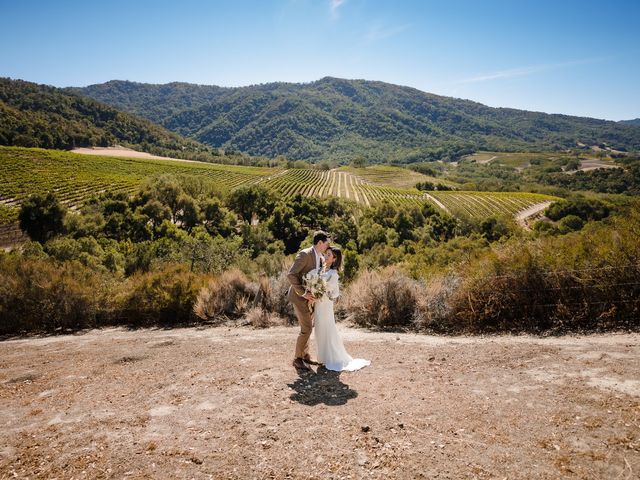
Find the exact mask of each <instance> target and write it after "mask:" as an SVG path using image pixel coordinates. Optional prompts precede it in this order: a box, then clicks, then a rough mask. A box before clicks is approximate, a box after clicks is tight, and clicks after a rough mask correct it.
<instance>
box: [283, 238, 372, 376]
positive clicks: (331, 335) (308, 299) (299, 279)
mask: <svg viewBox="0 0 640 480" xmlns="http://www.w3.org/2000/svg"><path fill="white" fill-rule="evenodd" d="M341 265H342V251H341V250H340V249H339V248H337V247H332V246H331V238H330V237H329V234H327V233H326V232H323V231H317V232H315V233H314V235H313V246H312V247H309V248H305V249H304V250H300V252H298V254H297V255H296V259H295V261H294V262H293V265H292V266H291V269H290V270H289V273H288V275H287V278H288V279H289V283H290V284H291V286H290V287H289V291H288V293H287V298H288V299H289V301H290V302H291V304H292V305H293V310H294V312H295V315H296V318H297V319H298V324H299V325H300V333H299V334H298V339H297V341H296V353H295V359H294V361H293V366H294V367H296V369H298V370H311V367H310V366H309V365H310V364H315V365H324V367H325V368H326V369H327V370H333V371H338V372H339V371H343V370H347V371H354V370H359V369H361V368H363V367H366V366H367V365H369V364H370V363H371V362H370V361H368V360H364V359H361V358H356V359H354V358H352V357H351V356H350V355H349V354H348V353H347V351H346V349H345V348H344V345H343V343H342V338H341V337H340V334H339V333H338V329H337V327H336V321H335V315H334V309H333V302H334V301H335V300H336V299H337V298H338V296H339V295H340V286H339V275H338V272H339V270H340V267H341ZM314 270H315V272H316V273H317V274H318V275H319V276H320V278H322V279H323V280H324V282H325V283H326V286H327V288H326V293H324V294H323V295H322V297H321V298H319V299H317V298H314V296H313V293H312V292H310V291H309V290H308V289H307V288H306V287H305V284H304V278H305V275H307V274H308V273H310V272H313V271H314ZM310 307H311V308H310ZM314 327H315V340H316V349H317V354H318V359H317V361H314V360H312V359H311V356H310V354H309V338H310V337H311V332H312V330H313V329H314Z"/></svg>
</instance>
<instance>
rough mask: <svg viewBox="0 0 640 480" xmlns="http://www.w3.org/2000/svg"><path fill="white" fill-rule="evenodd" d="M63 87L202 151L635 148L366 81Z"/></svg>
mask: <svg viewBox="0 0 640 480" xmlns="http://www.w3.org/2000/svg"><path fill="white" fill-rule="evenodd" d="M71 90H73V91H75V92H77V93H82V94H85V95H88V96H90V97H93V98H95V99H97V100H99V101H102V102H105V103H107V104H110V105H112V106H114V107H116V108H119V109H123V110H126V111H128V112H131V113H134V114H137V115H140V116H142V117H145V118H147V119H149V120H152V121H154V122H157V123H159V124H161V125H163V126H165V127H166V128H168V129H170V130H172V131H174V132H177V133H180V134H182V135H185V136H187V137H189V138H193V139H195V140H198V141H200V142H203V143H205V144H208V145H210V146H214V147H223V148H226V149H236V150H240V151H243V152H246V153H249V154H252V155H265V156H269V157H274V156H277V155H285V156H287V157H289V158H291V159H311V160H322V159H331V160H337V161H341V162H345V161H350V160H353V159H355V158H358V157H365V158H366V159H368V160H369V161H375V162H379V161H400V162H412V161H420V160H434V159H445V160H446V159H453V158H457V157H459V156H460V155H463V154H465V153H469V152H470V151H472V150H492V151H504V150H529V151H534V150H538V151H539V150H558V149H566V148H571V147H575V146H576V144H577V142H580V143H582V144H585V145H602V144H606V145H608V146H611V147H612V148H615V149H619V150H639V149H640V129H639V128H637V127H636V126H633V125H625V124H622V123H619V122H611V121H605V120H596V119H592V118H582V117H572V116H568V115H550V114H546V113H537V112H528V111H524V110H515V109H508V108H491V107H487V106H485V105H482V104H479V103H476V102H472V101H469V100H461V99H455V98H449V97H442V96H438V95H433V94H429V93H425V92H422V91H419V90H416V89H414V88H409V87H402V86H397V85H392V84H388V83H383V82H376V81H365V80H343V79H338V78H331V77H326V78H323V79H321V80H318V81H316V82H311V83H306V84H290V83H271V84H264V85H255V86H250V87H240V88H221V87H216V86H202V85H191V84H186V83H170V84H166V85H152V84H141V83H132V82H125V81H111V82H107V83H105V84H100V85H92V86H89V87H86V88H80V89H71Z"/></svg>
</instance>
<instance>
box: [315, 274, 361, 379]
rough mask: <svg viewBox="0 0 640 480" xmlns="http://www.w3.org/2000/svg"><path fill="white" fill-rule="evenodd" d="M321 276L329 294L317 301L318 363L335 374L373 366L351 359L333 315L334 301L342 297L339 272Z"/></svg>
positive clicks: (316, 333)
mask: <svg viewBox="0 0 640 480" xmlns="http://www.w3.org/2000/svg"><path fill="white" fill-rule="evenodd" d="M321 276H322V277H323V278H324V279H325V280H326V282H327V294H326V295H324V296H323V297H322V299H320V300H316V303H315V309H314V324H315V325H314V332H315V339H316V346H317V349H318V362H320V363H322V364H323V365H324V366H325V368H326V369H327V370H333V371H334V372H341V371H344V370H346V371H349V372H353V371H355V370H360V369H361V368H363V367H366V366H368V365H370V364H371V362H370V361H369V360H364V359H362V358H351V356H350V355H349V354H348V353H347V351H346V350H345V348H344V345H343V343H342V338H341V337H340V334H339V333H338V328H337V327H336V319H335V316H334V313H333V300H335V299H336V298H338V295H340V287H339V284H338V272H336V271H335V270H329V271H328V272H326V273H323V274H321Z"/></svg>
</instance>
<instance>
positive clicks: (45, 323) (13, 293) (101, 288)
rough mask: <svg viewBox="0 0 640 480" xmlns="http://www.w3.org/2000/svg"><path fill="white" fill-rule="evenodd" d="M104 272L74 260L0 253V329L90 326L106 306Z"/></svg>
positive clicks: (49, 330)
mask: <svg viewBox="0 0 640 480" xmlns="http://www.w3.org/2000/svg"><path fill="white" fill-rule="evenodd" d="M108 289H109V285H108V283H107V282H106V281H105V278H104V277H103V276H102V275H100V274H98V273H96V272H94V271H92V270H90V269H88V268H86V267H85V266H83V265H81V264H80V263H78V262H68V263H64V264H62V265H60V266H55V265H53V264H52V263H51V262H49V261H47V260H41V259H37V258H23V257H19V256H13V255H12V256H9V255H1V256H0V334H15V333H28V332H46V333H53V332H60V331H68V330H77V329H81V328H87V327H94V326H96V325H98V324H99V323H100V317H101V315H100V313H101V312H104V311H105V310H108V308H109V307H108V306H109V304H110V302H109V300H108V299H109V298H110V297H109V295H108Z"/></svg>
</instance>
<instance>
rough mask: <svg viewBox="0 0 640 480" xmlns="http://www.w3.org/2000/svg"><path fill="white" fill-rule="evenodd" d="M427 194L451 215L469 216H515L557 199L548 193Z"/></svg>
mask: <svg viewBox="0 0 640 480" xmlns="http://www.w3.org/2000/svg"><path fill="white" fill-rule="evenodd" d="M428 195H429V196H431V197H433V198H434V199H435V200H437V202H438V203H439V204H440V205H439V206H440V207H441V208H442V207H444V209H446V211H448V212H449V213H451V214H452V215H455V216H466V217H471V218H486V217H490V216H515V215H516V214H517V213H518V212H521V211H523V210H526V209H528V208H530V207H532V206H534V205H537V204H542V203H544V202H548V201H553V200H558V199H557V198H556V197H552V196H549V195H542V194H538V193H522V192H429V193H428Z"/></svg>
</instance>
